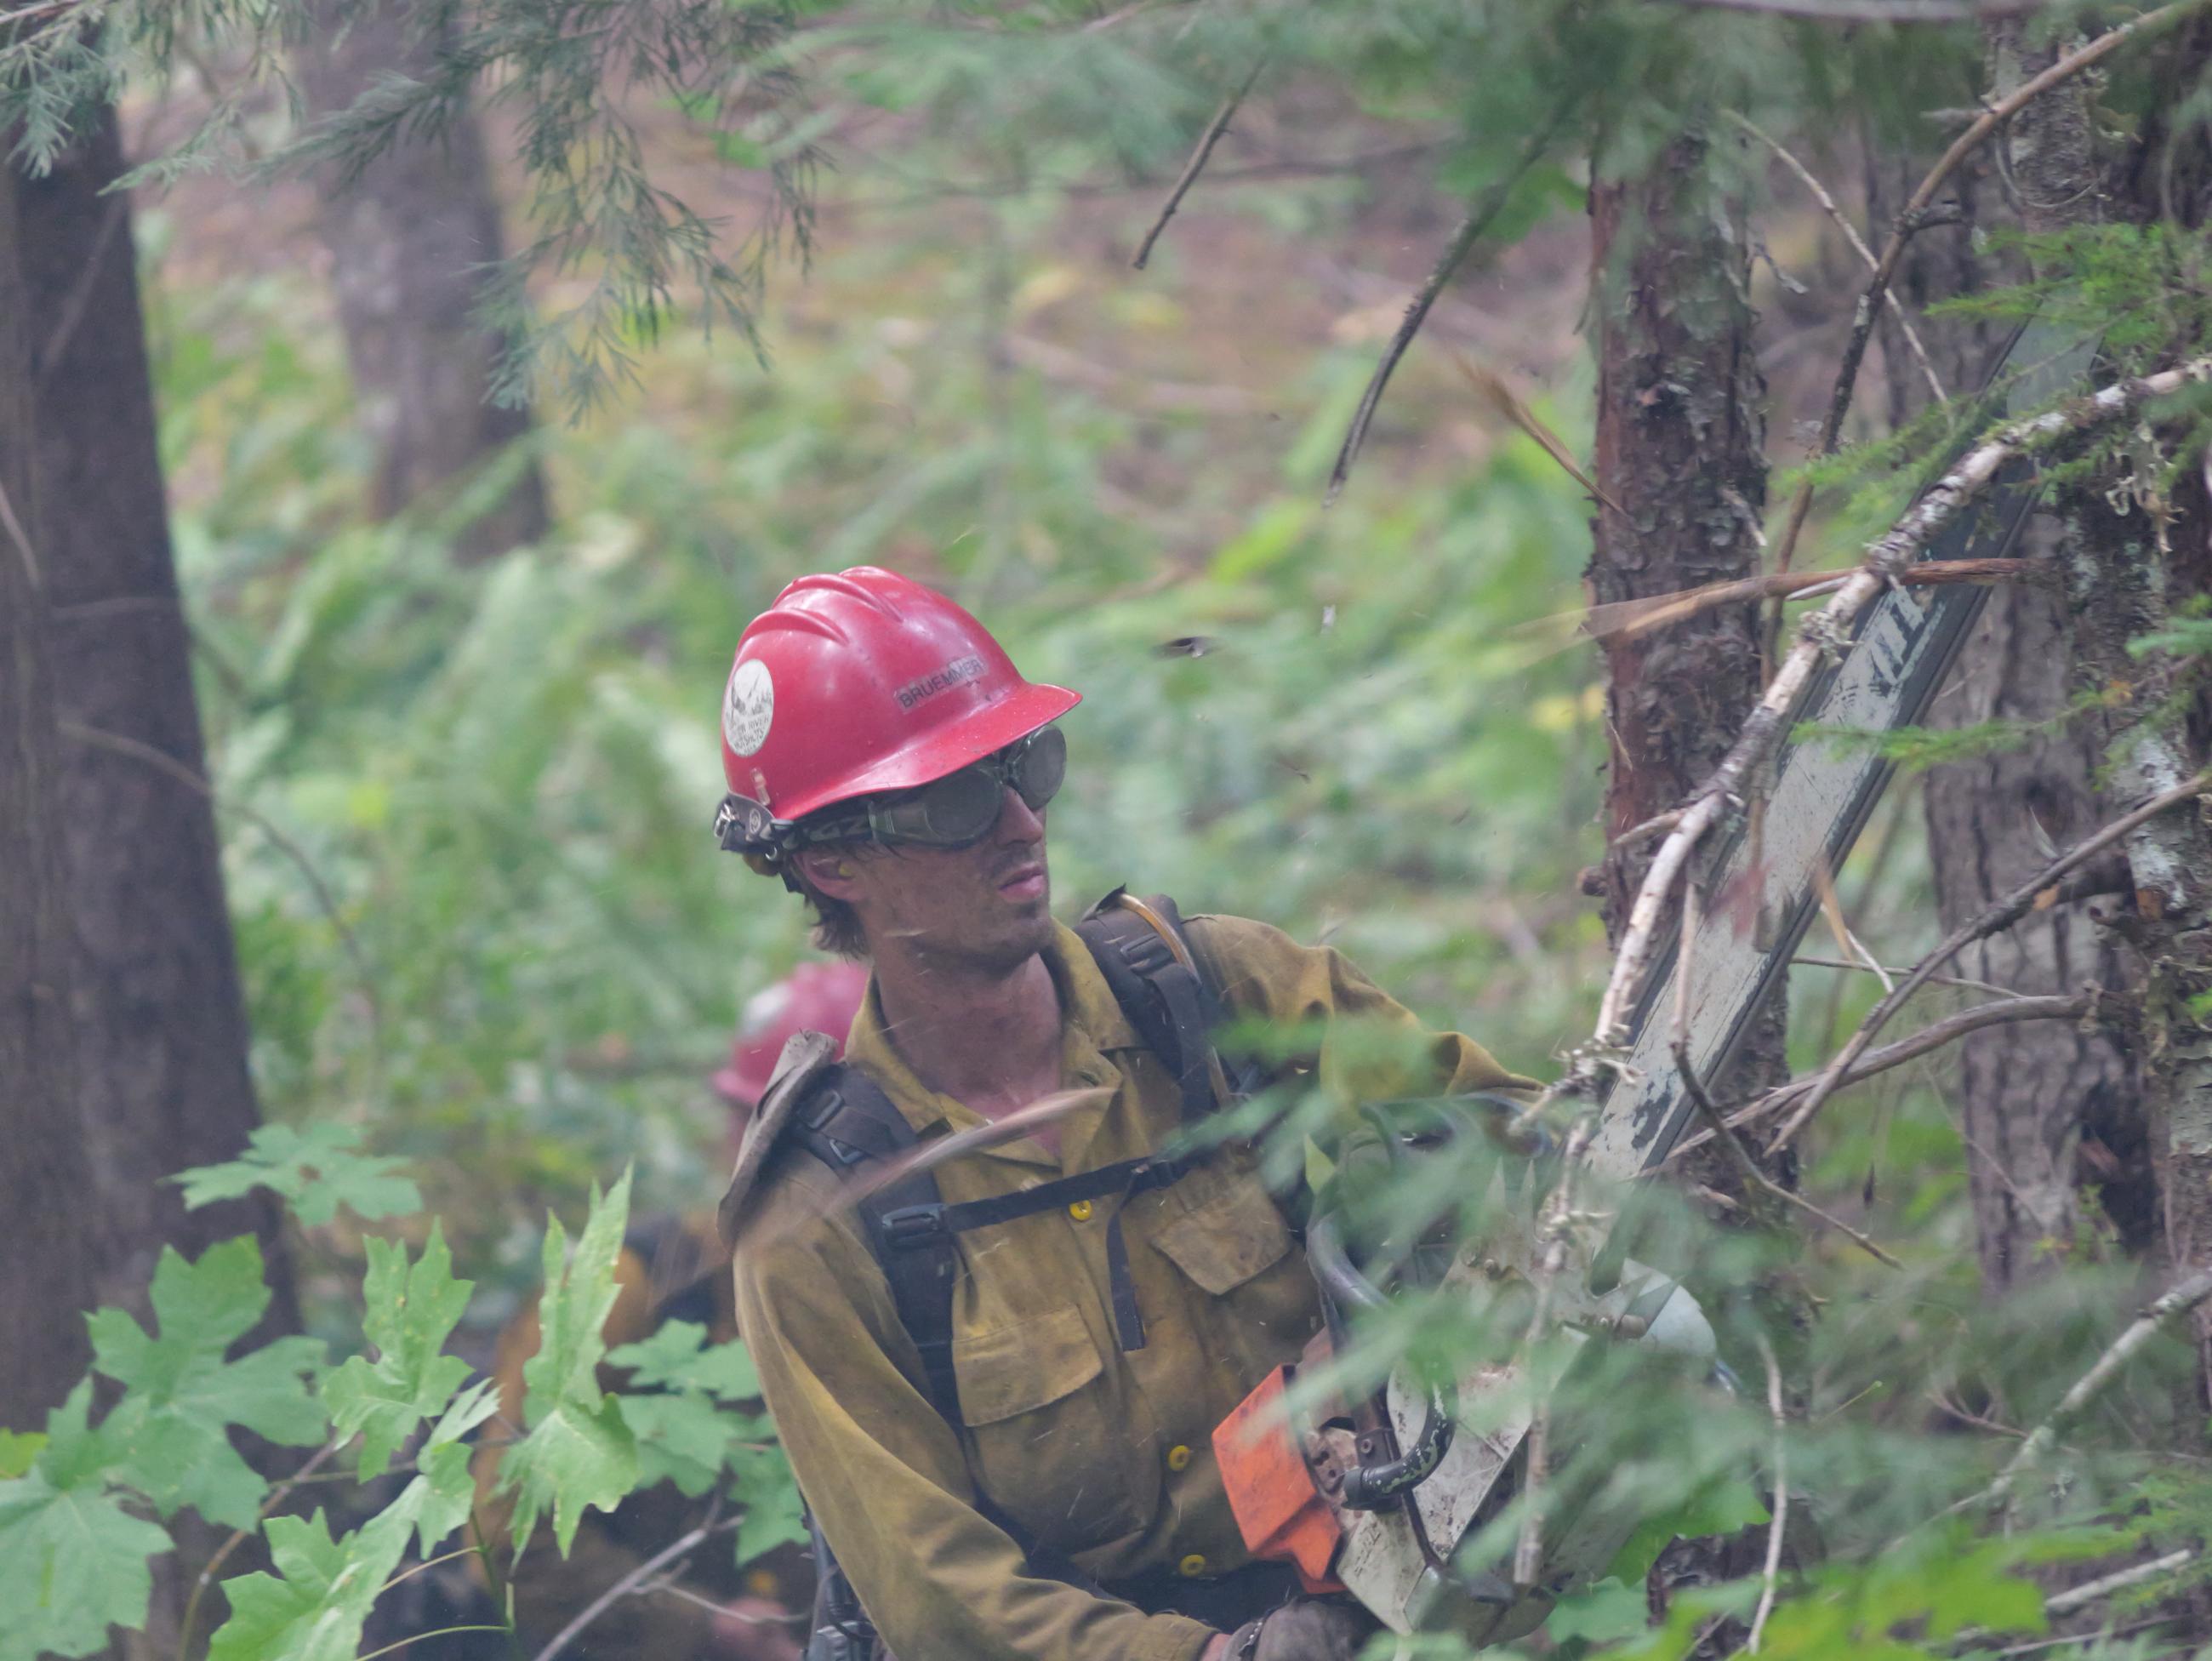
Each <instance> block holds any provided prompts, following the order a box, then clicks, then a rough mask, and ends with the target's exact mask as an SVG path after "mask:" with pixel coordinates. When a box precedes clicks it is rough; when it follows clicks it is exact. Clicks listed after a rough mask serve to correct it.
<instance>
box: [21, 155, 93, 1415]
mask: <svg viewBox="0 0 2212 1661" xmlns="http://www.w3.org/2000/svg"><path fill="white" fill-rule="evenodd" d="M4 137H5V134H4V132H0V139H4ZM21 177H22V175H21V173H20V172H19V171H18V170H17V169H16V168H15V167H13V166H9V165H7V164H5V163H0V1080H5V1086H4V1088H5V1100H6V1105H7V1115H8V1134H7V1135H6V1136H5V1137H0V1217H5V1218H6V1219H7V1220H8V1222H7V1228H8V1262H9V1275H8V1277H7V1283H6V1285H5V1287H0V1427H6V1428H8V1429H10V1430H35V1429H38V1428H39V1427H41V1426H43V1425H44V1423H45V1422H46V1410H47V1409H49V1408H52V1407H53V1406H55V1405H56V1404H57V1403H58V1402H60V1401H61V1399H62V1398H63V1397H64V1396H66V1395H67V1394H68V1393H69V1391H70V1388H71V1386H73V1385H74V1384H76V1381H77V1379H78V1378H80V1377H82V1374H83V1372H84V1369H85V1365H86V1363H87V1362H88V1361H89V1360H91V1358H92V1351H91V1346H90V1345H89V1343H88V1342H87V1341H86V1337H85V1329H84V1320H83V1311H85V1310H87V1309H88V1308H89V1307H90V1306H91V1304H92V1298H91V1286H92V1280H91V1275H90V1272H89V1260H88V1256H87V1254H86V1252H85V1250H84V1240H83V1238H82V1220H83V1218H84V1215H85V1205H84V1195H85V1192H86V1187H87V1183H86V1175H85V1163H84V1148H83V1144H82V1141H80V1140H79V1130H78V1126H77V1098H76V1065H75V1061H76V1049H75V1038H74V1036H73V1034H72V1032H71V1029H70V928H69V909H68V893H67V890H66V887H65V881H64V873H63V868H62V850H61V842H60V839H59V837H58V834H57V826H58V821H59V818H60V807H61V804H60V800H59V797H60V789H61V758H60V754H59V745H60V740H59V738H58V734H57V733H56V732H55V728H54V696H53V678H52V671H51V668H50V666H49V665H48V663H47V661H46V593H45V575H46V565H45V555H46V545H45V539H44V538H43V536H42V534H41V532H40V522H39V513H38V491H37V489H36V481H35V479H34V477H33V466H32V456H31V447H32V434H33V430H34V429H33V413H32V404H31V374H30V355H29V346H28V341H27V329H26V327H25V321H26V308H25V306H24V303H23V291H22V283H21V277H20V274H19V270H18V265H17V259H16V251H17V249H18V248H19V247H20V246H21V236H20V234H19V227H18V216H17V213H16V195H17V192H18V189H19V186H20V182H21Z"/></svg>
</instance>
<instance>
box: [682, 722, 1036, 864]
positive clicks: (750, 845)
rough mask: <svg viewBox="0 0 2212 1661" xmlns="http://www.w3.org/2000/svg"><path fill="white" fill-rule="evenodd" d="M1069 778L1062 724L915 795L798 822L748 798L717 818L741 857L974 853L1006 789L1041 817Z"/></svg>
mask: <svg viewBox="0 0 2212 1661" xmlns="http://www.w3.org/2000/svg"><path fill="white" fill-rule="evenodd" d="M1066 776H1067V737H1066V734H1065V733H1062V732H1061V731H1060V728H1059V727H1039V728H1037V730H1036V732H1034V733H1030V734H1029V735H1028V736H1027V737H1026V738H1023V739H1017V740H1015V742H1013V743H1012V744H1010V745H1007V746H1006V748H1005V749H1003V750H1000V751H994V753H992V754H991V755H988V756H986V757H983V759H982V760H981V761H979V762H975V763H973V764H970V765H969V766H966V767H963V768H962V769H961V770H959V771H958V772H957V773H948V774H946V775H945V776H944V777H943V778H941V779H933V780H931V781H930V782H928V783H927V784H924V785H920V786H917V787H916V788H914V789H912V790H900V791H896V792H890V793H886V794H883V795H879V796H868V797H864V798H862V799H861V800H859V801H855V802H841V803H839V804H837V805H836V806H832V807H826V808H824V809H823V810H822V812H818V813H811V814H809V815H808V816H807V817H806V818H805V819H803V820H800V821H798V822H796V823H794V822H792V821H789V820H784V819H777V818H772V817H771V816H770V815H769V813H768V812H767V811H766V810H765V809H763V807H762V806H760V805H759V804H758V803H757V802H754V801H750V800H746V799H745V798H744V797H743V796H734V795H733V796H729V797H726V798H725V799H724V800H723V802H722V806H721V809H720V812H717V813H716V814H715V816H714V831H715V836H716V837H717V839H718V840H719V841H720V843H721V844H722V846H723V847H724V848H725V849H729V850H731V851H732V852H736V853H770V852H774V853H789V852H791V851H792V850H793V849H800V848H812V847H819V846H821V845H823V844H824V843H851V842H878V843H907V844H908V845H910V846H914V847H918V848H967V847H969V846H972V845H973V844H974V843H979V842H981V841H982V839H983V838H984V837H987V836H988V835H989V834H990V832H991V828H992V826H994V825H995V824H998V822H999V813H1000V809H1001V808H1002V807H1003V806H1004V805H1005V801H1006V792H1007V791H1009V790H1011V791H1012V792H1013V793H1014V794H1016V795H1018V796H1019V797H1020V798H1021V799H1022V800H1023V801H1024V803H1025V804H1027V806H1028V807H1029V809H1030V812H1033V813H1037V812H1043V811H1044V808H1045V805H1046V804H1047V803H1048V802H1049V801H1051V800H1052V799H1053V798H1054V796H1056V795H1058V794H1060V784H1061V782H1063V781H1064V780H1065V779H1066Z"/></svg>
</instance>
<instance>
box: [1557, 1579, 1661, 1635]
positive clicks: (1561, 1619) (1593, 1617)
mask: <svg viewBox="0 0 2212 1661" xmlns="http://www.w3.org/2000/svg"><path fill="white" fill-rule="evenodd" d="M1650 1621H1651V1609H1650V1602H1649V1600H1648V1599H1647V1597H1646V1596H1645V1594H1644V1586H1643V1583H1642V1582H1641V1581H1639V1582H1638V1583H1637V1584H1635V1585H1623V1584H1622V1583H1621V1582H1620V1581H1619V1580H1616V1579H1611V1578H1610V1577H1608V1578H1607V1579H1603V1580H1601V1581H1599V1582H1598V1583H1597V1584H1596V1585H1594V1586H1592V1587H1590V1588H1589V1590H1587V1591H1581V1592H1577V1594H1576V1595H1575V1596H1574V1597H1570V1598H1568V1599H1566V1600H1565V1602H1564V1603H1561V1604H1560V1605H1559V1607H1558V1608H1557V1609H1553V1611H1552V1614H1551V1618H1550V1619H1548V1620H1547V1621H1545V1622H1544V1632H1545V1635H1546V1636H1547V1637H1548V1638H1550V1639H1551V1640H1552V1641H1553V1643H1555V1644H1564V1643H1566V1642H1568V1641H1569V1640H1574V1639H1580V1640H1583V1641H1584V1642H1586V1643H1595V1644H1603V1643H1610V1642H1611V1641H1613V1640H1615V1639H1619V1638H1626V1637H1627V1636H1629V1635H1630V1634H1632V1633H1638V1632H1641V1631H1643V1630H1644V1628H1645V1627H1647V1626H1648V1625H1650Z"/></svg>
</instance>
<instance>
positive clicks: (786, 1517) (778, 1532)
mask: <svg viewBox="0 0 2212 1661" xmlns="http://www.w3.org/2000/svg"><path fill="white" fill-rule="evenodd" d="M730 1463H731V1464H732V1466H734V1467H735V1468H736V1470H737V1474H738V1482H737V1502H738V1505H739V1506H742V1507H743V1508H744V1518H743V1519H742V1520H741V1521H740V1522H739V1523H738V1537H737V1543H736V1548H735V1549H736V1555H737V1561H738V1567H739V1568H743V1567H744V1566H745V1565H746V1564H747V1563H750V1562H751V1561H753V1559H755V1558H756V1557H760V1556H763V1555H766V1554H767V1553H769V1552H771V1551H774V1550H775V1548H777V1547H778V1546H782V1545H801V1544H804V1543H805V1540H806V1518H805V1501H803V1500H800V1498H799V1484H798V1482H796V1481H795V1480H793V1476H792V1475H791V1467H790V1465H789V1464H788V1463H786V1462H785V1460H784V1457H783V1455H782V1453H781V1451H779V1450H776V1449H773V1448H736V1449H732V1451H731V1454H730Z"/></svg>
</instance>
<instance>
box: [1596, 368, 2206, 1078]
mask: <svg viewBox="0 0 2212 1661" xmlns="http://www.w3.org/2000/svg"><path fill="white" fill-rule="evenodd" d="M2206 380H2212V356H2208V357H2198V358H2194V359H2192V360H2191V361H2190V362H2187V363H2185V364H2181V365H2179V366H2178V367H2176V368H2172V369H2168V370H2166V371H2164V372H2162V373H2160V374H2154V375H2145V376H2138V377H2136V378H2133V379H2130V380H2121V381H2116V382H2114V383H2113V384H2112V386H2106V387H2105V388H2103V389H2102V390H2101V391H2099V392H2094V393H2093V394H2091V395H2090V396H2088V397H2087V398H2082V399H2075V400H2074V401H2073V402H2071V403H2069V404H2066V405H2062V406H2061V407H2060V408H2058V409H2056V410H2051V411H2047V412H2045V414H2042V415H2039V416H2033V417H2029V418H2027V420H2024V421H2016V422H2013V423H2008V425H2006V426H2004V427H2003V428H2002V429H1999V430H1998V432H1997V433H1996V435H1995V436H1993V437H1991V438H1990V439H1989V440H1988V441H1985V442H1984V443H1982V444H1980V445H1978V446H1977V447H1974V448H1973V449H1972V450H1970V451H1969V452H1968V453H1966V455H1965V456H1963V457H1961V458H1960V460H1959V461H1958V462H1957V464H1956V465H1954V466H1953V467H1952V468H1951V470H1950V471H1949V472H1947V473H1945V474H1944V475H1943V477H1942V478H1940V479H1938V480H1937V481H1936V483H1935V484H1934V485H1932V486H1930V487H1929V490H1928V491H1927V493H1926V494H1925V495H1923V496H1922V497H1921V498H1920V500H1919V501H1917V502H1915V503H1913V505H1912V506H1911V508H1909V509H1908V510H1907V511H1906V512H1905V515H1904V517H1903V518H1901V519H1899V520H1898V521H1897V523H1896V524H1895V525H1893V526H1891V527H1890V529H1889V530H1888V532H1887V533H1885V534H1884V535H1883V536H1882V537H1881V538H1879V539H1878V540H1876V541H1875V542H1874V543H1873V544H1872V545H1869V548H1868V550H1867V556H1866V561H1865V563H1863V564H1862V565H1861V566H1860V567H1859V569H1857V571H1855V572H1853V573H1852V574H1851V575H1850V576H1849V577H1848V578H1847V579H1845V581H1844V586H1843V587H1841V588H1839V589H1838V590H1837V592H1836V593H1835V594H1834V595H1833V596H1832V598H1831V599H1829V601H1828V603H1827V604H1826V605H1824V606H1822V607H1821V608H1820V611H1815V612H1814V613H1813V614H1812V615H1811V616H1809V617H1808V618H1804V619H1803V620H1802V621H1801V622H1800V624H1798V630H1797V642H1796V645H1795V646H1794V647H1793V648H1791V649H1790V654H1789V655H1788V656H1787V657H1786V658H1784V660H1783V661H1782V664H1781V666H1780V667H1779V668H1778V669H1777V671H1776V672H1775V675H1774V678H1773V679H1772V680H1771V681H1770V682H1768V683H1767V686H1766V690H1765V692H1763V693H1762V694H1761V695H1760V697H1759V703H1758V705H1757V707H1756V708H1754V709H1753V711H1752V713H1751V716H1750V718H1749V719H1748V720H1747V721H1746V722H1745V723H1744V726H1743V730H1742V732H1741V733H1740V734H1739V735H1738V737H1737V739H1736V741H1735V745H1733V746H1732V747H1731V748H1730V749H1729V753H1728V755H1727V756H1726V757H1724V758H1723V760H1722V762H1721V764H1720V765H1719V766H1718V767H1717V768H1715V769H1714V770H1713V774H1712V776H1711V778H1710V779H1708V780H1707V781H1706V782H1705V785H1704V786H1703V787H1702V788H1700V789H1699V793H1698V795H1697V796H1696V798H1695V799H1694V800H1692V801H1691V802H1690V803H1689V804H1687V805H1686V807H1685V808H1684V810H1683V813H1682V818H1681V822H1680V824H1677V825H1676V826H1675V827H1674V831H1671V832H1670V833H1669V834H1668V837H1667V840H1666V841H1665V842H1663V843H1661V844H1660V847H1659V850H1658V852H1657V853H1656V854H1655V855H1653V856H1652V861H1651V864H1650V868H1649V869H1648V870H1647V871H1646V873H1645V875H1644V885H1643V887H1642V888H1641V889H1640V890H1639V891H1638V894H1637V896H1636V901H1635V904H1633V906H1632V908H1631V909H1630V911H1629V916H1628V926H1627V928H1626V929H1625V930H1624V931H1623V934H1622V936H1621V943H1620V951H1619V952H1618V954H1617V955H1616V956H1615V958H1614V960H1613V974H1612V977H1611V978H1610V979H1609V980H1608V981H1607V984H1606V989H1605V996H1604V999H1603V1001H1601V1003H1600V1005H1599V1007H1598V1021H1597V1032H1596V1043H1597V1046H1598V1052H1599V1053H1601V1054H1602V1053H1604V1052H1606V1051H1608V1050H1616V1049H1618V1048H1619V1047H1620V1045H1622V1044H1624V1043H1626V1040H1627V1037H1628V1030H1627V1013H1628V1011H1629V1009H1630V1008H1631V1007H1632V1006H1633V1001H1634V999H1635V996H1636V994H1637V992H1638V989H1639V988H1640V987H1641V986H1642V984H1643V981H1644V974H1645V971H1646V970H1647V969H1648V967H1649V966H1650V955H1651V948H1652V944H1653V940H1654V939H1655V937H1656V933H1657V930H1658V927H1659V924H1660V922H1661V919H1662V917H1663V916H1664V915H1665V912H1666V908H1667V904H1668V900H1669V899H1670V898H1671V897H1672V896H1673V893H1674V884H1675V882H1676V880H1677V879H1679V878H1680V875H1681V873H1682V870H1683V868H1684V867H1685V865H1686V863H1687V861H1688V860H1689V857H1690V854H1691V852H1692V849H1695V848H1696V846H1697V844H1698V843H1699V840H1700V839H1702V838H1703V837H1704V836H1705V833H1706V831H1710V830H1711V829H1712V828H1713V826H1715V825H1716V824H1719V823H1720V821H1721V818H1722V816H1723V813H1724V812H1726V811H1727V809H1728V806H1729V803H1730V802H1731V801H1732V800H1735V799H1736V798H1737V797H1738V796H1739V794H1740V793H1741V791H1742V789H1743V788H1744V786H1745V783H1746V782H1747V780H1748V779H1749V778H1750V776H1752V772H1753V769H1754V768H1756V767H1758V766H1759V764H1762V763H1763V762H1764V761H1765V759H1766V757H1767V756H1768V755H1769V754H1770V753H1771V751H1773V749H1774V747H1775V745H1777V744H1778V743H1779V742H1780V740H1781V739H1782V737H1783V735H1784V733H1785V732H1786V731H1787V725H1788V718H1789V715H1790V711H1791V710H1792V709H1795V708H1796V704H1797V701H1798V699H1799V698H1800V697H1801V696H1802V694H1803V693H1804V691H1805V690H1806V688H1807V687H1808V686H1809V685H1810V684H1812V680H1813V677H1814V673H1815V672H1817V671H1818V669H1819V668H1820V664H1821V662H1822V660H1824V659H1825V658H1826V656H1827V655H1828V654H1829V653H1831V652H1832V651H1840V650H1843V649H1844V648H1845V646H1846V644H1847V642H1849V641H1850V628H1851V625H1852V624H1854V623H1855V622H1857V619H1858V616H1859V613H1860V612H1861V611H1864V610H1865V609H1866V608H1867V606H1868V605H1871V604H1872V603H1873V601H1874V600H1875V598H1876V597H1877V596H1879V595H1880V594H1881V592H1882V591H1883V589H1884V588H1885V587H1887V586H1888V585H1889V584H1890V583H1891V582H1892V581H1895V580H1897V579H1898V578H1899V577H1900V576H1902V575H1903V574H1904V573H1905V571H1906V570H1907V569H1909V568H1910V567H1911V564H1912V563H1913V561H1914V558H1915V557H1916V556H1917V554H1918V552H1919V551H1920V549H1921V548H1922V547H1923V546H1924V545H1926V544H1927V543H1928V542H1929V540H1930V539H1931V538H1934V537H1935V536H1936V534H1937V533H1938V532H1941V531H1942V529H1943V528H1944V526H1947V525H1948V524H1949V523H1950V522H1951V521H1952V520H1954V519H1956V518H1957V517H1958V516H1959V514H1960V512H1961V511H1962V510H1963V509H1964V508H1966V505H1967V503H1969V502H1972V501H1973V500H1974V499H1975V498H1976V497H1978V496H1980V495H1981V493H1982V491H1983V490H1985V489H1987V488H1988V486H1989V484H1990V480H1992V479H1993V478H1996V474H1997V472H1998V470H1999V469H2000V468H2002V466H2003V465H2005V464H2006V463H2007V462H2008V461H2011V460H2012V459H2015V457H2018V456H2021V455H2024V454H2027V453H2030V452H2032V451H2033V450H2035V449H2037V448H2039V447H2042V446H2044V445H2045V444H2048V443H2049V442H2051V441H2053V440H2055V439H2057V438H2060V437H2062V436H2063V435H2067V434H2069V433H2075V432H2079V431H2082V430H2084V429H2089V428H2092V427H2095V426H2099V425H2101V424H2103V423H2107V422H2110V421H2112V420H2114V419H2116V418H2117V417H2120V416H2123V415H2125V414H2128V413H2130V411H2134V410H2136V409H2137V408H2139V407H2140V406H2141V405H2142V404H2144V403H2145V402H2146V401H2148V400H2149V399H2154V398H2160V397H2164V396H2165V395H2166V394H2167V393H2169V392H2178V391H2179V390H2180V389H2181V388H2182V387H2184V386H2189V385H2191V384H2194V383H2200V382H2203V381H2206ZM2069 868H2070V867H2069ZM2053 874H2054V875H2063V872H2062V873H2053ZM2049 880H2051V878H2050V877H2046V878H2045V882H2046V883H2047V882H2048V881H2049ZM2029 897H2030V899H2033V895H2032V894H2031V895H2030V896H2029ZM1941 966H1942V965H1941V964H1929V965H1928V967H1929V969H1930V970H1934V969H1936V968H1940V967H1941ZM1916 984H1917V983H1916ZM1900 990H1901V989H1900ZM1883 1019H1887V1016H1886V1015H1885V1016H1884V1018H1883ZM1859 1048H1860V1049H1861V1050H1863V1048H1864V1045H1863V1043H1862V1044H1860V1045H1859ZM1856 1059H1857V1055H1856V1053H1854V1054H1853V1055H1852V1056H1851V1057H1850V1060H1856ZM1592 1064H1593V1063H1592V1062H1590V1061H1589V1059H1587V1058H1586V1059H1585V1060H1584V1061H1583V1063H1582V1064H1581V1065H1582V1067H1583V1068H1584V1069H1585V1070H1586V1069H1587V1068H1589V1066H1591V1065H1592ZM1843 1065H1844V1066H1848V1065H1849V1061H1844V1062H1843ZM1836 1070H1837V1071H1838V1072H1840V1070H1841V1069H1840V1068H1837V1069H1836Z"/></svg>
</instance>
